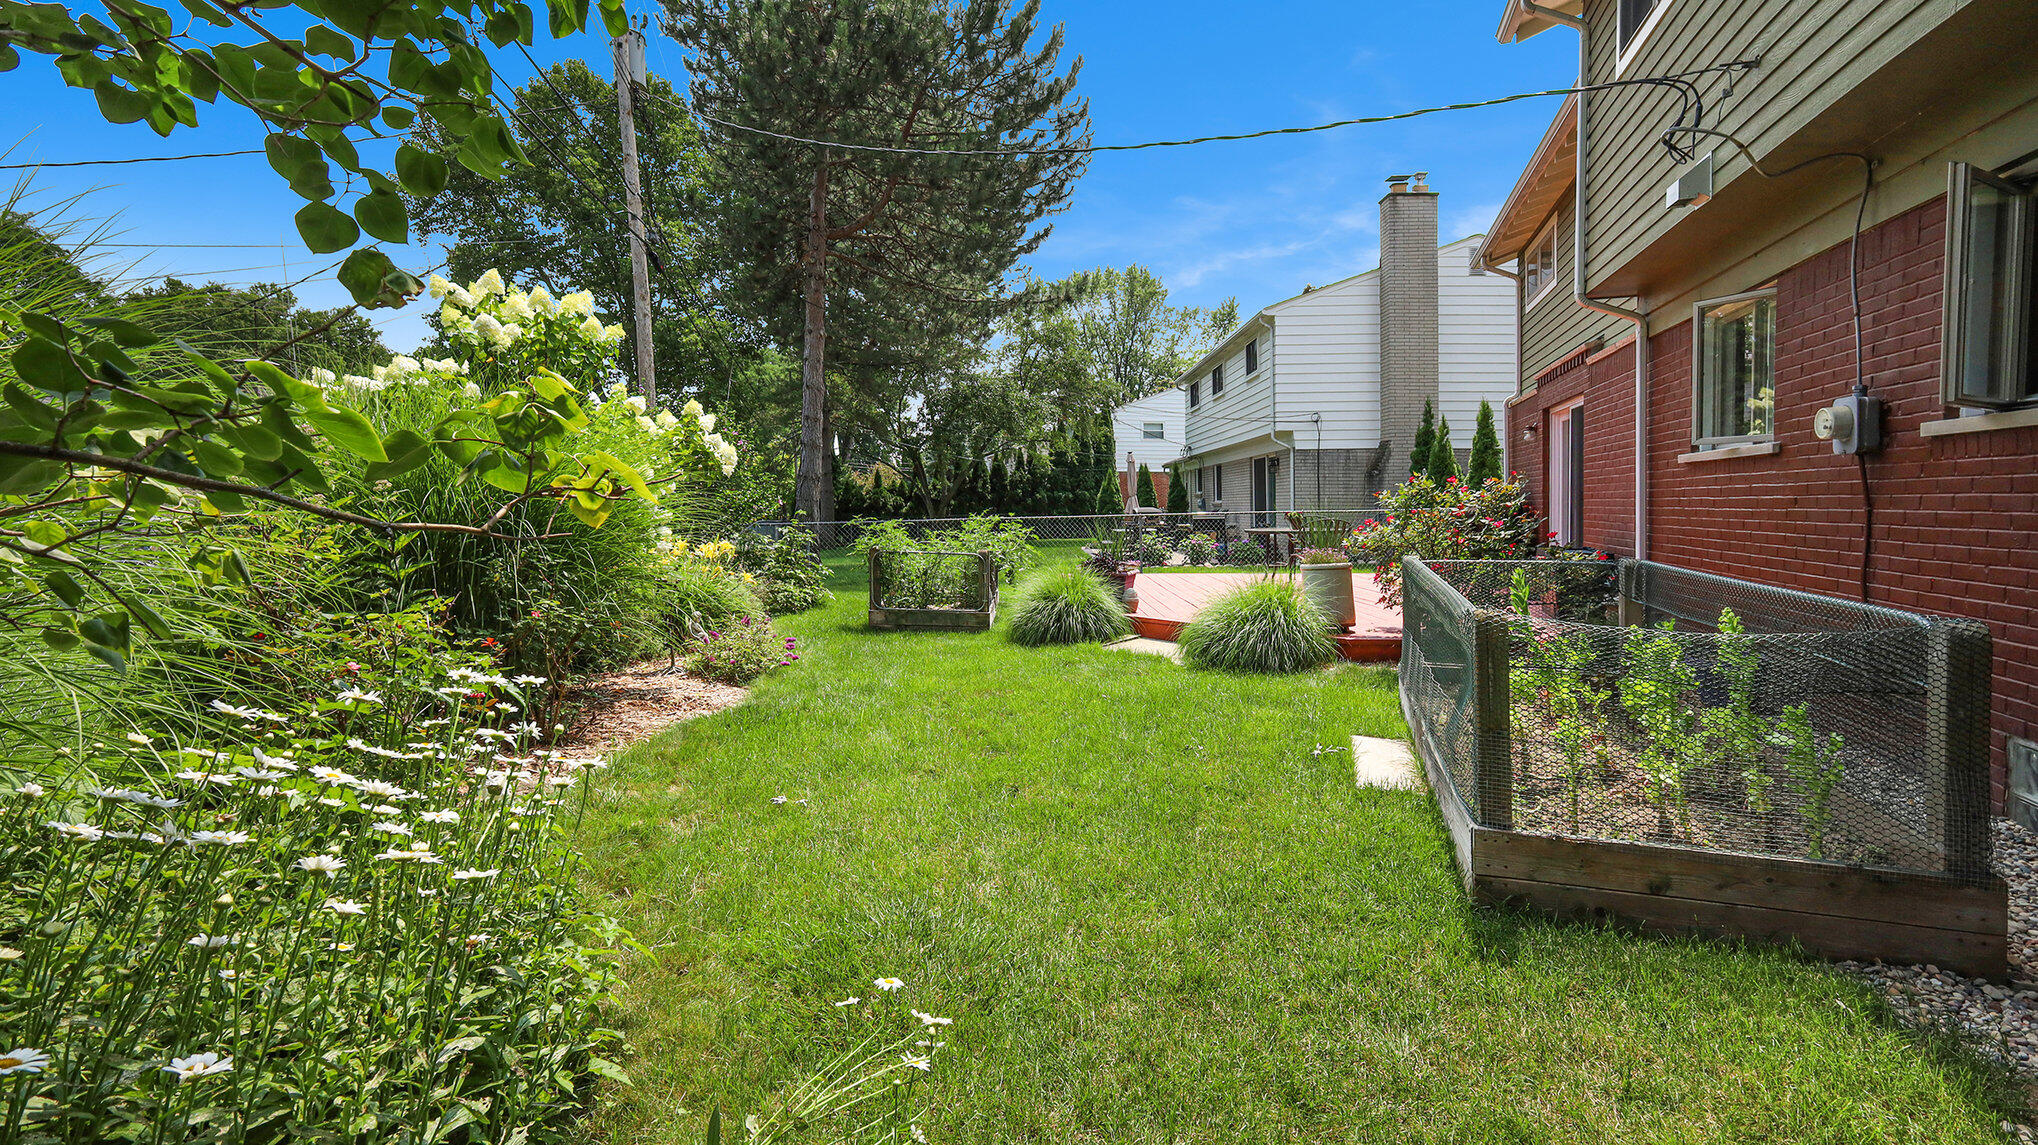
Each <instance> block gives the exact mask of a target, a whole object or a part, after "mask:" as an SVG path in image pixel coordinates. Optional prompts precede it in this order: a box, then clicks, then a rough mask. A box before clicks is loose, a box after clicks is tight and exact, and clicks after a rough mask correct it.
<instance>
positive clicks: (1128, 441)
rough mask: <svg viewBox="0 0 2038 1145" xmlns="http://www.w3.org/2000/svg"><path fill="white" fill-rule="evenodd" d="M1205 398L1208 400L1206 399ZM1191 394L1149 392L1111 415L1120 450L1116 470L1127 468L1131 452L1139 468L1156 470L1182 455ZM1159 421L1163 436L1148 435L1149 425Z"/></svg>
mask: <svg viewBox="0 0 2038 1145" xmlns="http://www.w3.org/2000/svg"><path fill="white" fill-rule="evenodd" d="M1205 400H1208V399H1207V398H1206V399H1205ZM1187 406H1188V397H1187V395H1185V394H1184V393H1183V392H1182V391H1181V389H1179V388H1170V389H1165V390H1162V391H1161V392H1159V393H1157V394H1148V395H1147V396H1146V397H1143V398H1141V399H1139V400H1138V401H1136V402H1127V403H1125V404H1124V405H1122V406H1119V407H1118V408H1117V409H1116V410H1114V411H1112V414H1111V437H1112V440H1113V441H1114V442H1116V444H1117V447H1118V451H1117V453H1116V455H1115V456H1113V457H1112V459H1111V467H1112V468H1113V469H1124V468H1125V455H1126V454H1127V453H1131V454H1132V464H1133V466H1134V468H1135V469H1136V468H1137V467H1138V466H1141V465H1145V466H1147V467H1148V468H1150V469H1152V470H1153V471H1154V472H1156V473H1158V472H1160V470H1161V468H1162V467H1163V466H1165V465H1167V464H1169V463H1171V462H1173V461H1174V460H1175V459H1177V458H1179V457H1181V456H1182V423H1183V419H1184V418H1185V417H1186V416H1187V412H1188V410H1187ZM1149 423H1158V424H1159V425H1160V427H1161V436H1159V437H1148V436H1147V435H1146V430H1147V425H1148V424H1149Z"/></svg>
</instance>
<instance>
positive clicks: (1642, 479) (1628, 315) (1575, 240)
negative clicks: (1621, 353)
mask: <svg viewBox="0 0 2038 1145" xmlns="http://www.w3.org/2000/svg"><path fill="white" fill-rule="evenodd" d="M1517 2H1518V3H1521V4H1522V5H1523V6H1524V7H1525V8H1527V9H1528V10H1529V11H1531V12H1534V13H1535V14H1537V15H1540V16H1546V17H1548V18H1549V19H1552V20H1556V21H1558V22H1559V23H1562V24H1567V25H1569V26H1571V27H1573V28H1576V29H1578V86H1579V88H1580V91H1579V92H1578V146H1577V152H1578V154H1577V165H1578V166H1577V172H1576V176H1575V179H1574V181H1573V183H1572V188H1571V193H1572V196H1573V201H1572V202H1573V205H1572V209H1571V226H1572V231H1571V298H1572V300H1573V301H1575V302H1576V303H1578V305H1580V306H1583V307H1585V308H1586V309H1587V310H1597V311H1598V312H1600V313H1601V314H1610V315H1612V316H1613V317H1615V318H1621V319H1625V320H1627V321H1629V322H1632V323H1634V326H1635V489H1634V498H1635V539H1634V546H1635V552H1634V555H1635V556H1636V557H1637V558H1639V559H1644V560H1646V559H1647V558H1648V556H1649V400H1648V399H1649V316H1648V313H1647V312H1646V311H1642V310H1630V309H1628V308H1627V307H1625V306H1615V305H1614V304H1613V303H1611V302H1602V301H1600V300H1599V299H1596V298H1594V297H1592V296H1591V294H1589V293H1587V290H1586V269H1587V267H1586V262H1587V259H1586V255H1587V253H1588V252H1587V249H1586V226H1585V213H1586V212H1585V208H1586V197H1585V169H1586V163H1587V161H1588V158H1589V156H1590V154H1591V146H1590V139H1591V135H1590V132H1589V130H1588V124H1589V122H1590V120H1589V118H1588V116H1587V114H1586V112H1587V109H1588V104H1587V100H1588V99H1589V98H1590V95H1591V93H1589V92H1587V91H1585V90H1583V89H1584V87H1585V79H1586V76H1587V74H1588V73H1587V67H1588V65H1589V64H1590V62H1591V56H1590V48H1591V43H1592V40H1591V29H1589V28H1588V27H1586V24H1585V21H1583V20H1581V19H1578V18H1577V17H1575V16H1567V15H1565V14H1563V13H1561V12H1553V11H1551V10H1550V9H1548V8H1543V7H1540V6H1538V5H1536V4H1532V3H1529V2H1528V0H1517Z"/></svg>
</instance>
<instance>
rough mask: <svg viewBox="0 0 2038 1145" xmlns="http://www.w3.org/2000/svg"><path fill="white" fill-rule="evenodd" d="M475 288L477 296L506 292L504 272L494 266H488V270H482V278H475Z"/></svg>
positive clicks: (482, 296) (484, 296) (483, 296)
mask: <svg viewBox="0 0 2038 1145" xmlns="http://www.w3.org/2000/svg"><path fill="white" fill-rule="evenodd" d="M473 289H474V294H475V296H476V297H479V298H487V297H488V296H489V295H491V294H502V293H505V291H504V287H503V282H502V272H501V271H499V270H497V269H495V268H494V267H490V268H488V269H487V270H486V271H483V272H482V275H481V277H480V278H477V279H475V280H474V288H473Z"/></svg>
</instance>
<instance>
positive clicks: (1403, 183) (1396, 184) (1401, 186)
mask: <svg viewBox="0 0 2038 1145" xmlns="http://www.w3.org/2000/svg"><path fill="white" fill-rule="evenodd" d="M1419 178H1421V176H1420V175H1389V176H1387V187H1388V189H1389V190H1394V191H1406V190H1407V189H1408V182H1409V180H1411V179H1419Z"/></svg>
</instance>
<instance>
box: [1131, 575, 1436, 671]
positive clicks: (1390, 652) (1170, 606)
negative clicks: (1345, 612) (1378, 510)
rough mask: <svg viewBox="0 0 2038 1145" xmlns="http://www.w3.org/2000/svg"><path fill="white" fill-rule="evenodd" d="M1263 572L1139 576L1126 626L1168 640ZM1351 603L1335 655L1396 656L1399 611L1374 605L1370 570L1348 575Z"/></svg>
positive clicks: (1376, 589) (1375, 596)
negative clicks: (1352, 612)
mask: <svg viewBox="0 0 2038 1145" xmlns="http://www.w3.org/2000/svg"><path fill="white" fill-rule="evenodd" d="M1263 575H1265V574H1263V573H1249V572H1215V571H1213V572H1162V573H1141V574H1139V576H1138V577H1137V578H1136V579H1135V580H1134V581H1133V582H1132V584H1133V587H1134V588H1135V589H1136V590H1138V593H1139V607H1138V608H1137V609H1136V610H1135V611H1134V612H1133V614H1132V626H1133V628H1134V629H1136V630H1137V631H1138V632H1139V634H1140V635H1141V636H1145V637H1148V638H1149V639H1153V640H1173V639H1174V638H1175V637H1176V636H1177V635H1178V634H1179V633H1180V632H1181V631H1182V626H1183V625H1185V624H1187V623H1189V621H1190V619H1191V618H1193V617H1194V616H1195V615H1196V614H1197V613H1198V612H1200V611H1202V609H1203V606H1204V605H1206V604H1208V603H1210V601H1211V600H1213V599H1215V598H1216V597H1217V596H1218V594H1220V593H1223V592H1225V591H1227V590H1229V589H1234V588H1237V587H1238V586H1240V585H1243V584H1251V583H1252V582H1253V581H1255V580H1258V579H1259V578H1260V577H1261V576H1263ZM1352 599H1353V601H1354V602H1356V604H1357V605H1358V607H1357V609H1356V611H1357V614H1358V623H1357V624H1354V625H1353V626H1352V630H1351V631H1350V632H1349V633H1346V634H1344V635H1341V636H1339V637H1338V638H1337V647H1338V651H1339V652H1341V653H1343V655H1344V658H1345V659H1347V660H1363V661H1382V660H1398V659H1400V658H1401V610H1400V609H1398V608H1395V607H1394V606H1392V605H1388V604H1382V603H1380V589H1379V587H1378V586H1377V585H1375V584H1374V583H1373V574H1372V573H1370V572H1364V573H1362V572H1358V571H1356V570H1355V571H1354V572H1353V573H1352Z"/></svg>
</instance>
